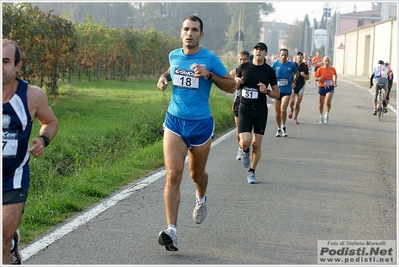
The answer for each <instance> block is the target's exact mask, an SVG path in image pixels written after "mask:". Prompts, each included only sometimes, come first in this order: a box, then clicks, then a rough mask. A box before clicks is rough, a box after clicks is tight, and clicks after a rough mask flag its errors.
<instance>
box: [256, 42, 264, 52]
mask: <svg viewBox="0 0 399 267" xmlns="http://www.w3.org/2000/svg"><path fill="white" fill-rule="evenodd" d="M256 47H260V48H262V49H263V50H266V51H267V46H266V44H265V43H262V42H259V43H257V44H256V45H254V48H256Z"/></svg>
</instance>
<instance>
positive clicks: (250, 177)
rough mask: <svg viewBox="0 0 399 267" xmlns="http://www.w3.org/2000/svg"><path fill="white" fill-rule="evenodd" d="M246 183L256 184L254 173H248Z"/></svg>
mask: <svg viewBox="0 0 399 267" xmlns="http://www.w3.org/2000/svg"><path fill="white" fill-rule="evenodd" d="M247 181H248V183H249V184H257V183H258V181H256V178H255V173H254V172H252V171H250V172H248V175H247Z"/></svg>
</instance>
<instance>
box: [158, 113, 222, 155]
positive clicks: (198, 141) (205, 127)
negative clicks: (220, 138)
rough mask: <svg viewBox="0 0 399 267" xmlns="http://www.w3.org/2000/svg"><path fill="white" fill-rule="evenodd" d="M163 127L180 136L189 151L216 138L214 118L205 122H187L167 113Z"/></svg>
mask: <svg viewBox="0 0 399 267" xmlns="http://www.w3.org/2000/svg"><path fill="white" fill-rule="evenodd" d="M163 126H164V127H165V128H167V129H168V130H169V131H171V132H172V133H174V134H176V135H178V136H180V137H181V138H182V139H183V140H184V142H185V143H186V145H187V147H188V148H189V149H190V148H191V146H202V145H204V144H205V143H206V142H208V140H209V139H211V138H213V137H214V135H213V132H214V130H215V124H214V120H213V117H210V118H208V119H204V120H185V119H180V118H177V117H175V116H173V115H171V114H170V113H169V112H166V118H165V121H164V123H163Z"/></svg>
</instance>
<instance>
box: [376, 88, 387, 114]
mask: <svg viewBox="0 0 399 267" xmlns="http://www.w3.org/2000/svg"><path fill="white" fill-rule="evenodd" d="M382 89H384V92H385V88H384V84H382V83H379V84H377V90H378V91H379V92H378V98H377V118H378V121H381V118H382V117H384V110H385V105H386V104H385V103H386V102H385V98H384V97H383V93H382Z"/></svg>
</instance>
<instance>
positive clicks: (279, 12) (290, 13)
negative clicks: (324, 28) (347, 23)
mask: <svg viewBox="0 0 399 267" xmlns="http://www.w3.org/2000/svg"><path fill="white" fill-rule="evenodd" d="M267 3H273V6H274V9H275V12H274V13H272V14H270V15H268V16H267V17H266V18H265V19H264V20H265V21H273V20H275V21H276V22H284V23H290V24H292V23H294V22H295V21H296V20H299V21H303V19H304V18H305V15H306V14H308V17H309V21H310V23H312V21H313V19H314V18H316V19H317V21H320V19H321V17H322V15H323V8H324V7H325V6H326V3H328V4H329V7H330V8H331V15H333V14H334V11H337V12H338V10H340V13H341V14H346V13H351V12H353V10H354V5H355V4H356V10H357V11H367V10H371V5H372V3H373V1H361V2H351V1H333V2H322V1H267Z"/></svg>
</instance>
